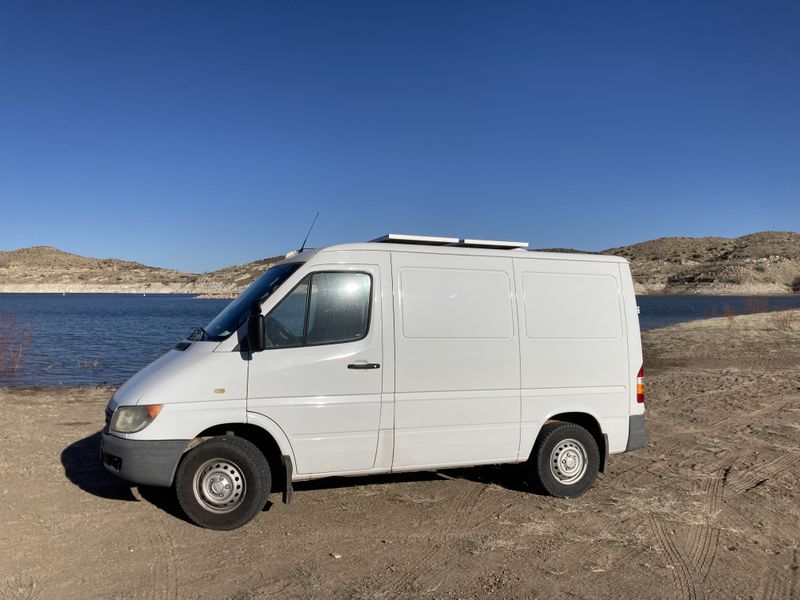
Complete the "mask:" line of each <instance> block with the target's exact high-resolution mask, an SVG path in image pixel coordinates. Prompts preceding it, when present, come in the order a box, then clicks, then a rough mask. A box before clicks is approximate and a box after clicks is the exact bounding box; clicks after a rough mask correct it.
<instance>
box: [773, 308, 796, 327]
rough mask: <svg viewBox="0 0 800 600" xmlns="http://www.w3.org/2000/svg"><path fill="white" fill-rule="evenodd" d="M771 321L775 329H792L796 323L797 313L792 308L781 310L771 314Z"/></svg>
mask: <svg viewBox="0 0 800 600" xmlns="http://www.w3.org/2000/svg"><path fill="white" fill-rule="evenodd" d="M769 317H770V321H771V322H772V326H773V327H774V328H775V329H779V330H780V331H791V330H792V326H793V325H794V317H795V314H794V313H793V312H792V311H790V310H781V311H778V312H774V313H771V314H770V316H769Z"/></svg>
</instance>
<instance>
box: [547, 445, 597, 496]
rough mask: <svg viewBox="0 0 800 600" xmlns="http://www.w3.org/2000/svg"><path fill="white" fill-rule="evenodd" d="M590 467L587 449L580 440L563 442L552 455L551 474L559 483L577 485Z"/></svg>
mask: <svg viewBox="0 0 800 600" xmlns="http://www.w3.org/2000/svg"><path fill="white" fill-rule="evenodd" d="M587 465H588V461H587V453H586V448H585V447H584V446H583V444H581V443H580V442H579V441H578V440H574V439H567V440H562V441H561V442H559V443H558V444H556V447H555V448H553V452H552V453H551V455H550V472H551V473H552V474H553V477H555V478H556V480H557V481H558V482H559V483H562V484H564V485H572V484H574V483H577V482H578V481H579V480H580V479H581V477H583V475H584V473H586V468H587Z"/></svg>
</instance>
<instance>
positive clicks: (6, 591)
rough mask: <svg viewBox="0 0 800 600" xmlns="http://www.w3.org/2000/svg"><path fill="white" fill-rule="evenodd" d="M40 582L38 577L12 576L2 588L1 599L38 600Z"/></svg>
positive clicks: (0, 591)
mask: <svg viewBox="0 0 800 600" xmlns="http://www.w3.org/2000/svg"><path fill="white" fill-rule="evenodd" d="M38 585H39V582H38V581H37V580H36V579H25V578H23V577H12V578H11V579H9V580H7V581H6V583H5V587H3V588H0V600H37V598H39V592H38V591H37V590H36V588H37V587H38Z"/></svg>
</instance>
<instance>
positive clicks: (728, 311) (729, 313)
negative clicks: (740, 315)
mask: <svg viewBox="0 0 800 600" xmlns="http://www.w3.org/2000/svg"><path fill="white" fill-rule="evenodd" d="M736 314H737V313H736V309H735V308H733V307H732V306H725V307H723V309H722V315H723V316H724V317H727V318H728V329H730V328H731V327H733V317H735V316H736Z"/></svg>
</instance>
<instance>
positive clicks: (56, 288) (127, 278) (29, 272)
mask: <svg viewBox="0 0 800 600" xmlns="http://www.w3.org/2000/svg"><path fill="white" fill-rule="evenodd" d="M281 258H283V257H280V256H278V257H273V258H266V259H263V260H258V261H255V262H252V263H246V264H243V265H236V266H234V267H228V268H225V269H220V270H218V271H212V272H210V273H203V274H195V273H184V272H182V271H175V270H173V269H162V268H160V267H150V266H147V265H143V264H141V263H137V262H132V261H126V260H119V259H116V258H89V257H86V256H79V255H77V254H70V253H69V252H63V251H61V250H58V249H56V248H51V247H49V246H34V247H33V248H22V249H20V250H13V251H10V252H0V292H57V293H58V292H72V293H74V292H121V293H188V294H204V293H205V294H230V293H233V292H237V291H240V290H241V289H243V288H244V287H246V286H247V284H249V283H250V282H251V281H252V280H253V279H255V278H256V277H258V275H260V274H261V273H262V272H263V271H264V270H266V269H267V268H268V267H269V265H271V264H274V263H276V262H277V261H279V260H281Z"/></svg>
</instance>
